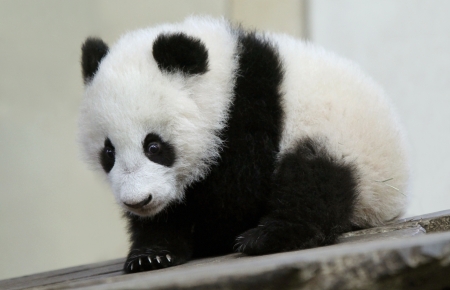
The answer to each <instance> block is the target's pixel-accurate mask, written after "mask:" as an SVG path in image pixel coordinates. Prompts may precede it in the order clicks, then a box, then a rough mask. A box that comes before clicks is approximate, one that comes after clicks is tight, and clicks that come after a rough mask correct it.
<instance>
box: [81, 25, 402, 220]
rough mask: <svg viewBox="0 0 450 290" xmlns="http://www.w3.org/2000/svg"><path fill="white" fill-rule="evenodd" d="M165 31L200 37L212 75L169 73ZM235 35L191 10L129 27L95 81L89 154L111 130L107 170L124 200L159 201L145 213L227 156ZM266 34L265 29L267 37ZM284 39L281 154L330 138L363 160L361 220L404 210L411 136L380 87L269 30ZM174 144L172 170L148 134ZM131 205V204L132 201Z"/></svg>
mask: <svg viewBox="0 0 450 290" xmlns="http://www.w3.org/2000/svg"><path fill="white" fill-rule="evenodd" d="M161 32H185V33H186V34H188V35H191V36H194V37H198V38H199V39H201V41H202V42H203V43H204V44H205V46H206V48H207V50H208V53H209V71H208V73H206V74H204V75H200V76H195V77H185V76H183V75H181V74H175V75H169V74H163V73H161V71H160V70H159V69H158V67H157V65H156V63H155V61H154V59H153V57H152V54H151V51H152V44H153V41H154V39H155V38H156V37H157V36H158V34H159V33H161ZM236 37H237V36H236V35H235V34H234V33H233V32H232V30H231V29H230V28H229V24H228V23H227V22H226V21H224V20H214V19H210V18H196V17H193V18H188V19H187V20H186V21H185V22H183V23H179V24H173V25H161V26H158V27H155V28H148V29H143V30H138V31H134V32H131V33H129V34H126V35H125V36H123V37H122V38H121V39H120V40H119V41H118V43H117V44H116V45H115V46H113V47H112V48H111V50H110V52H109V53H108V54H107V56H106V57H105V58H104V59H103V61H102V62H101V65H100V68H99V71H98V73H97V74H96V76H95V78H94V79H93V81H92V82H91V83H90V84H88V85H87V87H86V91H85V97H84V102H83V105H82V109H81V118H80V140H81V142H82V144H83V148H84V151H85V153H86V154H85V156H86V159H87V160H89V162H90V163H92V164H93V165H94V167H96V168H100V166H99V161H98V153H99V152H100V150H101V149H102V147H103V142H104V140H105V138H106V137H109V138H110V139H111V141H112V143H113V144H114V146H115V148H116V163H115V165H114V167H113V169H112V171H111V172H110V173H109V175H108V177H109V180H110V183H111V185H112V188H113V191H114V194H115V197H116V199H117V201H118V203H119V204H121V205H123V202H139V201H141V200H143V199H144V198H145V197H146V196H147V195H148V194H149V193H152V195H153V197H154V200H153V201H152V203H151V204H152V206H149V207H148V208H145V210H142V211H140V212H138V211H135V212H136V213H138V214H140V215H154V214H156V213H157V212H159V211H160V210H161V209H162V208H164V206H166V205H167V204H169V203H170V202H172V201H175V200H177V199H182V198H183V191H184V188H185V187H186V186H187V185H189V184H190V183H192V182H193V181H195V180H198V179H200V178H202V177H204V176H205V174H206V173H207V171H208V168H209V166H210V165H211V164H212V162H214V161H215V160H216V158H217V157H218V154H219V152H218V151H219V148H220V145H221V140H220V139H219V138H218V137H217V136H216V134H215V133H216V132H218V131H220V130H221V129H222V128H223V127H224V125H225V122H226V119H227V115H228V109H229V107H230V104H231V102H232V99H233V85H234V80H235V70H236V65H237V63H236V58H235V52H236V43H237V42H236V41H237V40H236ZM261 37H262V36H261ZM264 37H265V38H266V39H270V41H272V42H273V44H274V45H275V46H276V47H278V49H279V54H280V57H281V59H282V61H283V67H284V71H285V75H284V76H285V78H284V81H283V83H282V94H283V103H282V106H283V109H284V111H285V118H284V124H283V125H284V127H283V133H282V141H281V146H280V148H281V152H280V154H283V153H284V152H286V151H288V150H290V149H292V148H293V147H294V146H295V145H296V142H297V141H298V140H300V139H302V138H303V137H305V136H310V137H314V138H318V139H319V140H323V144H324V146H326V148H327V150H328V151H329V152H330V154H332V155H333V157H334V158H335V159H336V160H338V162H342V163H349V164H350V163H351V164H354V165H355V166H356V172H357V177H358V191H359V193H360V195H359V197H358V199H357V204H356V212H355V215H354V219H353V222H354V223H356V224H358V225H361V226H370V225H372V226H373V225H379V224H381V223H383V222H385V221H387V220H390V219H392V218H395V217H397V216H399V215H401V214H402V212H403V210H404V206H405V199H406V194H407V192H406V191H407V182H408V167H407V164H406V163H407V162H406V159H407V158H406V153H405V152H406V151H405V145H404V140H403V134H402V131H401V129H400V126H399V125H398V122H397V120H396V117H395V115H394V113H393V111H392V109H391V105H390V104H389V103H388V101H387V100H386V99H385V97H384V94H383V92H382V91H381V89H380V88H379V87H378V86H377V85H376V84H374V83H373V81H371V80H370V79H368V78H367V77H366V76H364V74H363V73H362V72H361V71H360V70H359V69H358V68H357V67H356V66H355V65H354V64H352V63H350V62H348V61H346V60H343V59H341V58H338V57H336V56H335V55H332V54H330V53H327V52H325V51H324V50H323V49H321V48H319V47H316V46H313V45H311V44H309V43H304V42H301V41H299V40H295V39H293V38H291V37H289V36H285V35H276V34H268V35H265V36H264ZM150 132H153V133H157V134H159V135H160V136H161V137H162V138H163V139H164V140H166V141H168V142H170V143H172V144H173V145H174V147H175V150H176V155H177V159H176V162H175V164H174V166H172V167H171V168H168V167H164V166H162V165H157V164H154V163H152V162H151V161H149V160H148V159H147V158H146V157H145V155H144V153H143V150H142V140H143V138H145V136H146V135H147V134H148V133H150ZM128 210H129V209H128Z"/></svg>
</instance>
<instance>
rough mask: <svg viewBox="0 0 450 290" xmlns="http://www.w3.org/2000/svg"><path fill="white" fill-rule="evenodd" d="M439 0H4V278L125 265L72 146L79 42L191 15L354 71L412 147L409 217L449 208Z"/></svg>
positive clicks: (104, 197) (0, 87)
mask: <svg viewBox="0 0 450 290" xmlns="http://www.w3.org/2000/svg"><path fill="white" fill-rule="evenodd" d="M449 12H450V2H448V1H446V0H441V1H438V0H434V1H430V0H429V1H419V0H382V1H381V0H378V1H368V0H364V1H361V0H340V1H333V0H311V1H307V2H306V1H301V0H281V1H280V0H214V1H211V0H179V1H176V0H165V1H142V0H132V1H130V0H128V1H118V0H109V1H106V0H95V1H93V0H77V1H60V0H41V1H25V0H2V1H0V152H1V153H0V189H1V192H0V257H1V260H2V262H1V263H0V279H2V278H7V277H12V276H18V275H23V274H29V273H33V272H37V271H44V270H50V269H55V268H61V267H66V266H71V265H77V264H81V263H90V262H96V261H101V260H106V259H111V258H116V257H122V256H124V255H125V254H126V251H127V238H126V235H125V229H124V227H125V224H124V222H123V220H122V219H121V218H120V211H119V210H118V207H117V206H116V205H115V204H114V200H113V197H112V194H111V193H110V192H109V189H108V187H107V185H106V184H105V183H104V181H103V180H102V177H101V176H100V175H96V174H94V173H92V172H90V171H88V170H87V168H86V166H85V165H84V164H82V163H81V161H80V160H79V157H78V148H77V144H76V140H75V135H76V117H77V109H78V105H79V102H80V99H81V94H82V82H81V76H80V68H79V58H80V45H81V43H82V42H83V40H84V39H85V37H86V36H88V35H97V36H101V37H102V38H103V39H104V40H105V41H107V42H108V43H112V42H113V41H114V40H115V39H117V38H118V37H119V35H120V34H122V33H123V32H125V31H127V30H130V29H134V28H137V27H142V26H148V25H152V24H155V23H159V22H167V21H180V20H182V19H183V18H184V17H185V16H187V15H190V14H192V13H197V14H210V15H214V16H221V15H224V16H226V17H228V18H230V19H232V20H235V21H241V22H243V24H244V25H245V26H247V27H257V28H262V29H269V30H273V31H281V32H287V33H290V34H292V35H295V36H298V37H308V38H309V39H311V40H312V41H314V42H317V43H319V44H322V45H324V46H325V47H327V48H329V49H331V50H334V51H336V52H338V53H339V54H341V55H344V56H346V57H348V58H351V59H354V60H356V61H357V62H359V63H360V64H361V66H362V67H363V69H364V70H366V71H367V72H368V73H369V74H371V75H372V76H373V77H374V78H375V79H376V80H378V81H379V82H380V83H382V85H384V87H385V89H386V91H387V92H388V94H389V95H391V96H392V98H393V102H394V103H395V105H396V106H397V108H398V111H399V113H400V115H401V117H402V119H403V121H404V124H405V127H406V128H407V130H408V133H409V137H410V140H411V143H412V157H413V159H412V160H413V163H412V168H413V170H414V174H415V176H414V179H413V189H412V193H413V199H412V202H411V205H410V208H409V212H408V213H409V214H410V215H411V214H421V213H426V212H431V211H437V210H441V209H445V208H447V209H448V208H450V198H449V195H450V181H449V180H450V179H449V177H450V166H449V163H450V162H449V161H450V157H448V156H447V155H446V154H445V153H446V152H445V150H446V148H447V147H448V146H447V143H448V142H449V141H450V116H449V114H448V113H447V111H448V108H449V107H450V98H449V92H450V77H449V76H450V72H449V67H450V38H449V37H448V36H449V35H450V20H447V19H448V17H447V15H448V14H449Z"/></svg>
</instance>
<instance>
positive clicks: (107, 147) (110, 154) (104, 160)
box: [99, 138, 116, 173]
mask: <svg viewBox="0 0 450 290" xmlns="http://www.w3.org/2000/svg"><path fill="white" fill-rule="evenodd" d="M99 157H100V164H101V165H102V167H103V169H104V170H105V172H106V173H109V172H110V171H111V169H112V168H113V167H114V162H115V160H116V150H115V148H114V146H113V144H112V143H111V140H109V138H106V140H105V144H104V146H103V148H102V150H101V151H100V156H99Z"/></svg>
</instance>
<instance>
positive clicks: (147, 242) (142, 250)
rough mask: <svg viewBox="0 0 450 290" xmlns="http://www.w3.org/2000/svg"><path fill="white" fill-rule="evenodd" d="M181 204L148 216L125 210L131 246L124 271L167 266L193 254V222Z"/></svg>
mask: <svg viewBox="0 0 450 290" xmlns="http://www.w3.org/2000/svg"><path fill="white" fill-rule="evenodd" d="M182 207H184V206H183V205H179V206H178V208H173V207H171V208H169V209H166V210H165V211H164V212H162V213H159V214H158V215H156V216H154V217H152V218H148V217H139V216H136V215H134V214H131V213H126V214H125V216H126V217H127V219H128V229H129V233H130V240H131V247H130V251H129V254H128V257H127V260H126V262H125V264H124V268H123V269H124V272H125V273H134V272H142V271H149V270H156V269H162V268H167V267H171V266H175V265H179V264H183V263H185V262H187V261H188V260H189V259H190V258H191V256H192V251H193V250H192V249H193V246H192V231H191V229H192V223H191V222H190V218H189V217H188V216H187V213H186V211H185V210H184V209H182Z"/></svg>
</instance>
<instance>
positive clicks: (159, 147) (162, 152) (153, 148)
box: [143, 133, 175, 167]
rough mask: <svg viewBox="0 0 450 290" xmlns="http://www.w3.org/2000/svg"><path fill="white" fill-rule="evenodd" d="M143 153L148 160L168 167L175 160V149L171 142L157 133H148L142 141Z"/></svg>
mask: <svg viewBox="0 0 450 290" xmlns="http://www.w3.org/2000/svg"><path fill="white" fill-rule="evenodd" d="M143 148H144V154H145V156H147V158H148V159H150V161H152V162H155V163H158V164H161V165H164V166H167V167H170V166H172V165H173V163H174V162H175V150H174V148H173V146H172V145H171V144H169V143H168V142H165V141H163V140H162V138H161V137H160V136H159V135H157V134H153V133H150V134H148V135H147V136H146V137H145V139H144V142H143Z"/></svg>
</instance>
